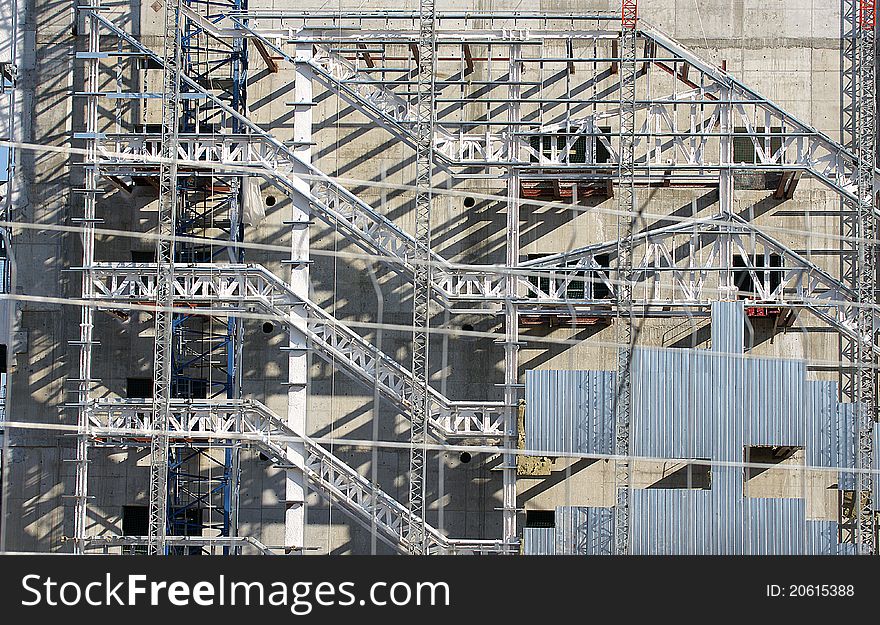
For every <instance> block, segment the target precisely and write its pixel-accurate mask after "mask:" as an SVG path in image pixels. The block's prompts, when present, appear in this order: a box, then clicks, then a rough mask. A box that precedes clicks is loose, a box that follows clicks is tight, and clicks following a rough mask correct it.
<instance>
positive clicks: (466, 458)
mask: <svg viewBox="0 0 880 625" xmlns="http://www.w3.org/2000/svg"><path fill="white" fill-rule="evenodd" d="M458 459H459V460H461V463H462V464H467V463H468V462H470V461H471V455H470V454H469V453H468V452H466V451H463V452H461V455H460V456H459V457H458Z"/></svg>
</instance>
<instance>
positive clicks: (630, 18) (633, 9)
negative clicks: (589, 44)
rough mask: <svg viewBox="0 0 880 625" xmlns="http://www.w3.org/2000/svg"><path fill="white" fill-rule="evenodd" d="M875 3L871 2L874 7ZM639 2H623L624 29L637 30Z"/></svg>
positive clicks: (632, 0) (622, 21)
mask: <svg viewBox="0 0 880 625" xmlns="http://www.w3.org/2000/svg"><path fill="white" fill-rule="evenodd" d="M873 4H874V2H873V1H872V2H871V5H873ZM638 14H639V2H638V0H621V8H620V22H621V24H622V25H623V27H624V28H635V27H636V21H637V20H638V19H639V17H638Z"/></svg>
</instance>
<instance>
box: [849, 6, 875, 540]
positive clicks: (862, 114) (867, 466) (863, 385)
mask: <svg viewBox="0 0 880 625" xmlns="http://www.w3.org/2000/svg"><path fill="white" fill-rule="evenodd" d="M876 16H877V7H876V4H875V2H874V0H860V2H859V19H858V25H859V28H858V42H857V46H858V49H857V52H856V61H857V67H856V71H855V75H856V78H857V82H856V98H857V99H856V103H855V129H856V134H855V141H854V143H855V145H856V153H857V155H858V159H859V160H858V170H857V180H858V205H857V206H858V212H857V214H858V237H859V238H858V244H857V248H856V249H857V263H856V271H855V275H856V278H857V281H856V302H857V303H858V304H859V306H858V312H857V321H856V326H857V329H858V336H859V339H860V340H859V341H858V345H857V348H856V355H857V358H856V361H855V364H856V371H857V373H856V380H855V382H856V389H855V390H856V393H855V397H856V400H857V402H858V404H857V406H858V413H857V414H858V420H857V423H858V425H857V427H858V447H857V449H858V453H857V457H856V461H857V462H856V464H857V466H858V468H859V473H858V477H857V479H856V493H857V500H856V512H857V523H858V525H857V526H858V530H857V532H856V541H857V542H858V543H859V545H860V547H861V549H862V551H863V552H864V553H869V554H875V553H876V552H877V534H876V532H877V529H876V524H877V519H876V512H875V511H874V497H873V492H874V475H873V469H874V444H875V441H874V426H875V423H876V422H877V356H876V354H875V349H876V347H877V327H876V322H875V319H874V306H875V305H876V303H877V244H876V238H877V219H876V216H875V214H874V201H875V197H876V191H875V189H874V162H875V159H876V132H877V125H876V108H877V103H876V83H875V80H876V71H875V59H876V48H875V37H874V33H875V29H876V23H875V22H876Z"/></svg>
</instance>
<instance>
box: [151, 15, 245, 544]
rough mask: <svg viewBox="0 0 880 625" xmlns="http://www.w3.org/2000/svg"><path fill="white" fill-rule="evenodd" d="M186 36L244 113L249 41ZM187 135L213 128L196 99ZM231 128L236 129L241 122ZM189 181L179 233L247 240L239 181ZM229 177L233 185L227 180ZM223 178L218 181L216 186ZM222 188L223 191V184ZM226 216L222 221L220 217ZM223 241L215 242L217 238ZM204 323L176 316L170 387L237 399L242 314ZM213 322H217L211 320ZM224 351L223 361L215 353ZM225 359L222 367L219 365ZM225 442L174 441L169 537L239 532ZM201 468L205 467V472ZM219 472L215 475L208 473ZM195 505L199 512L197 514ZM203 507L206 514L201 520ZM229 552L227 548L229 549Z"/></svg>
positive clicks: (191, 66)
mask: <svg viewBox="0 0 880 625" xmlns="http://www.w3.org/2000/svg"><path fill="white" fill-rule="evenodd" d="M184 1H185V4H186V5H187V6H188V7H189V8H191V9H193V10H195V11H197V12H199V13H200V14H201V15H204V16H206V17H207V18H208V19H216V15H220V14H225V13H227V12H229V11H230V10H243V9H246V8H247V0H227V1H212V0H208V1H205V0H184ZM184 21H185V24H184V32H183V33H182V52H183V68H184V71H185V72H187V74H188V75H190V76H191V77H193V78H195V79H196V80H211V81H212V84H215V85H220V87H221V89H223V93H222V94H221V97H223V98H224V99H227V100H228V101H229V104H230V105H231V106H232V107H233V108H234V109H235V110H238V111H242V112H243V111H244V108H245V103H246V101H247V97H246V81H247V48H246V42H245V40H244V39H236V40H235V41H234V42H233V46H232V50H231V52H230V51H229V50H228V49H226V48H221V47H218V46H214V45H213V43H212V40H211V39H210V37H207V36H206V35H205V33H204V32H203V30H202V29H201V28H200V27H199V26H198V25H196V24H194V23H193V22H192V21H191V20H184ZM182 105H183V115H182V124H183V125H182V128H181V130H182V131H183V132H205V131H209V130H212V129H213V128H212V123H213V120H212V114H211V111H209V110H208V111H204V110H201V109H200V108H199V107H200V103H199V102H197V101H195V100H190V99H184V100H183V103H182ZM233 124H234V127H233V128H230V129H228V130H229V131H231V132H238V131H239V130H240V129H239V128H238V127H237V126H238V122H237V120H236V121H233ZM207 181H209V182H208V184H209V185H212V186H210V187H206V186H205V182H206V179H203V178H195V177H192V178H186V179H181V180H180V181H179V182H178V184H179V189H180V197H181V205H180V207H179V210H180V214H179V219H178V222H177V223H178V227H177V234H178V235H180V236H199V235H200V234H201V235H202V236H203V232H200V231H204V230H205V229H207V228H211V229H219V230H221V232H222V233H223V235H225V237H224V238H226V239H227V240H229V241H240V240H241V238H242V232H241V229H242V227H241V222H240V218H239V217H238V215H239V213H240V211H237V210H236V209H237V208H238V203H239V200H238V197H237V196H238V193H239V185H237V184H236V181H235V180H231V181H230V180H226V181H224V179H223V178H210V179H207ZM224 182H229V184H228V185H227V184H224ZM217 183H219V184H217ZM224 187H225V188H224ZM217 215H225V216H227V217H226V218H225V219H220V220H217V219H215V216H217ZM222 240H223V238H220V239H218V243H220V242H221V241H222ZM177 249H178V255H179V256H178V260H179V262H209V261H210V260H212V259H213V258H215V257H217V256H218V255H224V254H228V253H229V248H226V247H223V246H222V245H210V246H205V245H193V244H189V243H185V242H181V243H179V244H178V248H177ZM235 258H236V260H237V261H238V262H243V261H244V254H243V251H242V250H241V249H240V248H236V249H235ZM196 322H198V323H199V324H201V323H203V322H204V317H202V316H196V315H186V314H182V315H177V316H175V318H174V321H173V329H174V351H173V357H172V390H173V392H174V393H175V396H177V397H181V396H186V395H187V391H189V394H191V391H192V388H193V386H194V385H200V384H203V385H204V387H205V394H206V396H207V397H208V398H214V397H218V396H221V395H225V397H227V398H229V399H237V398H238V397H239V396H240V384H239V368H238V363H237V361H236V359H237V356H236V354H237V353H238V351H239V350H238V349H237V348H238V347H239V346H238V345H237V340H238V337H239V336H240V333H241V323H242V321H241V319H238V318H235V317H227V318H226V319H225V322H223V323H224V326H225V331H224V332H216V331H215V332H212V331H210V330H204V329H202V328H201V327H199V326H197V325H196ZM210 322H211V323H213V322H215V319H214V318H211V319H210ZM223 353H225V358H222V359H218V356H219V355H221V354H223ZM220 363H222V364H220ZM218 446H219V447H225V449H224V454H223V457H222V459H219V458H217V457H216V454H213V455H212V454H210V453H208V452H209V448H206V447H197V446H194V445H186V444H177V445H175V446H174V448H173V449H172V450H171V455H170V458H169V467H168V471H169V475H168V489H169V492H168V516H167V528H168V534H169V535H194V534H195V535H200V534H201V533H202V531H203V530H204V529H213V530H217V531H219V532H220V533H221V535H223V536H230V535H231V534H232V533H233V532H234V530H235V527H234V518H235V512H236V511H235V509H234V508H235V505H236V503H235V502H236V501H237V497H236V496H235V492H234V489H236V488H237V487H238V480H237V476H236V475H235V473H236V471H237V470H238V458H237V455H238V453H239V447H238V443H237V442H236V441H220V442H216V443H215V444H214V446H213V447H214V449H216V448H217V447H218ZM202 467H206V468H207V470H205V469H203V468H202ZM215 469H221V470H220V472H219V474H218V475H213V476H212V475H211V473H212V472H214V470H215ZM194 510H197V511H199V512H197V513H193V511H194ZM205 511H207V513H208V518H204V515H205ZM224 551H225V552H226V553H228V552H229V550H228V548H227V549H226V550H224ZM183 552H186V553H189V554H198V553H201V548H198V547H196V548H192V549H188V550H187V548H184V549H183Z"/></svg>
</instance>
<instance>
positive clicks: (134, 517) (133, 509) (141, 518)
mask: <svg viewBox="0 0 880 625" xmlns="http://www.w3.org/2000/svg"><path fill="white" fill-rule="evenodd" d="M149 534H150V508H149V507H148V506H122V535H123V536H148V535H149ZM126 553H128V554H131V555H140V554H146V553H147V546H146V545H133V546H131V547H128V548H127V549H126Z"/></svg>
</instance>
